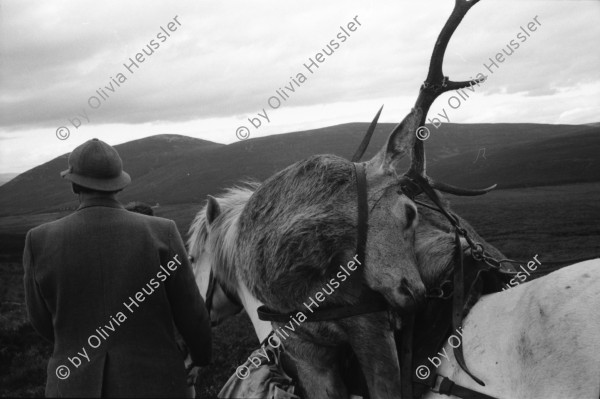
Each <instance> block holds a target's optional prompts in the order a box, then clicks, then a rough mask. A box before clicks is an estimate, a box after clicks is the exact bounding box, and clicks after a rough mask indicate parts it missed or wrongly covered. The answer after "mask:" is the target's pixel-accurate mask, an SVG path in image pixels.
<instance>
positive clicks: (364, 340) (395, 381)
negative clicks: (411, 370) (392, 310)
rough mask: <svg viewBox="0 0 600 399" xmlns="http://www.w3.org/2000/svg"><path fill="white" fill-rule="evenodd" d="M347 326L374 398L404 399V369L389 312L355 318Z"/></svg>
mask: <svg viewBox="0 0 600 399" xmlns="http://www.w3.org/2000/svg"><path fill="white" fill-rule="evenodd" d="M343 323H344V325H345V327H346V332H347V334H348V340H349V342H350V345H351V346H352V349H353V350H354V353H355V354H356V357H357V358H358V362H359V364H360V366H361V368H362V371H363V373H364V375H365V380H366V382H367V386H368V388H369V395H370V397H371V398H377V399H384V398H394V399H398V398H400V397H401V386H400V365H399V362H398V354H397V352H396V343H395V341H394V332H393V330H392V328H391V326H390V321H389V318H388V315H387V312H377V313H371V314H367V315H362V316H357V317H352V318H349V319H345V320H344V322H343Z"/></svg>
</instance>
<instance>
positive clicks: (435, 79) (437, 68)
mask: <svg viewBox="0 0 600 399" xmlns="http://www.w3.org/2000/svg"><path fill="white" fill-rule="evenodd" d="M478 2H479V0H471V1H468V0H455V4H454V9H453V10H452V14H450V17H449V18H448V20H447V21H446V24H445V25H444V27H443V28H442V31H441V32H440V35H439V36H438V39H437V41H436V42H435V46H434V47H433V53H432V55H431V61H430V63H429V73H428V74H427V79H425V82H424V83H423V85H421V89H420V90H419V97H418V98H417V101H416V103H415V107H414V108H415V109H420V110H421V111H422V113H421V118H420V120H419V124H418V125H417V126H419V127H420V126H425V120H426V118H427V113H428V112H429V108H430V107H431V104H433V102H434V101H435V99H436V98H437V97H439V96H440V95H441V94H442V93H445V92H447V91H450V90H458V89H462V88H465V87H469V86H471V85H474V84H477V83H481V82H483V80H484V79H474V80H466V81H461V82H454V81H451V80H448V78H447V77H446V76H444V73H443V71H442V65H443V63H444V54H445V52H446V47H448V42H449V41H450V38H451V37H452V34H453V33H454V31H455V30H456V28H457V27H458V25H459V24H460V22H461V21H462V19H463V18H464V16H465V15H466V14H467V12H468V11H469V10H470V9H471V7H473V6H474V5H475V4H477V3H478ZM399 128H400V125H398V126H397V127H396V128H395V129H394V131H393V132H392V135H393V134H394V133H395V132H396V129H399ZM414 133H416V132H413V136H415V137H414V142H413V147H412V150H411V155H412V156H411V158H412V162H411V166H410V169H409V171H408V172H407V173H406V175H407V176H415V175H418V176H420V177H422V178H425V179H427V181H428V182H429V184H430V185H431V186H432V187H433V188H436V189H438V190H440V191H443V192H446V193H449V194H455V195H481V194H485V193H487V192H489V191H491V190H493V189H494V188H495V187H496V185H493V186H491V187H488V188H485V189H481V190H471V189H462V188H459V187H454V186H451V185H448V184H443V183H437V182H435V181H433V180H432V179H431V178H429V177H428V176H427V175H426V173H425V166H426V165H425V149H424V143H423V141H422V140H418V139H417V137H416V134H414Z"/></svg>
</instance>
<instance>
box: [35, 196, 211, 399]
mask: <svg viewBox="0 0 600 399" xmlns="http://www.w3.org/2000/svg"><path fill="white" fill-rule="evenodd" d="M23 264H24V268H25V277H24V281H25V295H26V302H27V311H28V314H29V318H30V320H31V322H32V324H33V326H34V327H35V329H36V330H37V331H38V332H39V333H40V334H41V335H42V336H43V337H45V338H47V339H48V340H50V341H51V342H53V343H54V352H53V353H52V357H51V358H50V361H49V363H48V369H47V383H46V396H95V397H98V396H120V397H133V396H141V397H157V396H171V397H183V396H184V395H185V394H186V375H185V370H184V364H183V357H182V354H181V353H180V352H179V350H178V347H177V344H176V342H175V338H174V332H173V330H174V329H173V323H175V325H176V326H177V328H178V330H179V331H180V332H181V335H182V336H183V337H184V339H185V341H186V342H187V344H188V346H189V349H190V351H191V354H192V357H193V359H194V360H195V363H196V364H197V365H206V364H208V363H209V361H210V356H211V335H210V333H211V332H210V321H209V318H208V315H207V312H206V309H205V307H204V302H203V300H202V297H201V296H200V293H199V291H198V288H197V286H196V284H195V281H194V276H193V273H192V269H191V266H190V264H189V261H188V257H187V255H186V252H185V248H184V245H183V242H182V240H181V236H180V235H179V233H178V231H177V228H176V226H175V223H174V222H173V221H171V220H167V219H162V218H158V217H152V216H146V215H140V214H136V213H133V212H128V211H126V210H125V209H124V208H123V206H122V205H121V204H120V203H119V202H118V201H116V200H114V199H109V198H92V199H90V200H87V201H84V202H83V203H82V204H81V206H80V207H79V209H78V210H77V211H76V212H75V213H73V214H71V215H69V216H67V217H64V218H62V219H60V220H57V221H55V222H51V223H47V224H44V225H41V226H39V227H36V228H34V229H32V230H30V231H29V232H28V233H27V238H26V243H25V253H24V256H23ZM66 368H68V373H69V376H68V377H67V378H65V376H66V375H67V369H66Z"/></svg>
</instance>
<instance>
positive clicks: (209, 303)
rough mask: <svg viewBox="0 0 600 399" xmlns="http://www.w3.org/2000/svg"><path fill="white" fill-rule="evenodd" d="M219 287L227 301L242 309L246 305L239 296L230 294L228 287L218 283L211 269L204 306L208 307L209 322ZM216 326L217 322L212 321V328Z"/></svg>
mask: <svg viewBox="0 0 600 399" xmlns="http://www.w3.org/2000/svg"><path fill="white" fill-rule="evenodd" d="M217 285H219V287H220V288H221V291H223V294H225V297H226V298H227V300H229V301H230V302H231V303H233V304H234V305H236V306H238V307H241V308H243V307H244V305H243V304H242V302H241V301H240V299H239V297H238V296H237V294H235V293H232V292H230V291H229V290H228V289H227V288H226V287H224V286H223V285H222V284H221V283H220V282H218V281H217V279H216V278H215V275H214V273H213V270H212V268H211V269H210V274H209V276H208V289H207V290H206V298H205V299H204V306H205V307H206V311H207V312H208V318H209V320H212V319H211V313H212V310H213V302H214V296H215V289H216V287H217ZM216 325H217V322H216V321H214V322H213V321H211V326H212V327H214V326H216Z"/></svg>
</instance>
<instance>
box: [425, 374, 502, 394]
mask: <svg viewBox="0 0 600 399" xmlns="http://www.w3.org/2000/svg"><path fill="white" fill-rule="evenodd" d="M437 393H440V394H442V395H448V396H456V397H459V398H463V399H496V398H494V397H493V396H489V395H486V394H484V393H481V392H477V391H474V390H472V389H470V388H466V387H463V386H461V385H457V384H455V383H454V381H452V380H451V379H450V378H448V377H443V379H442V382H441V383H440V387H439V390H438V392H437Z"/></svg>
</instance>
